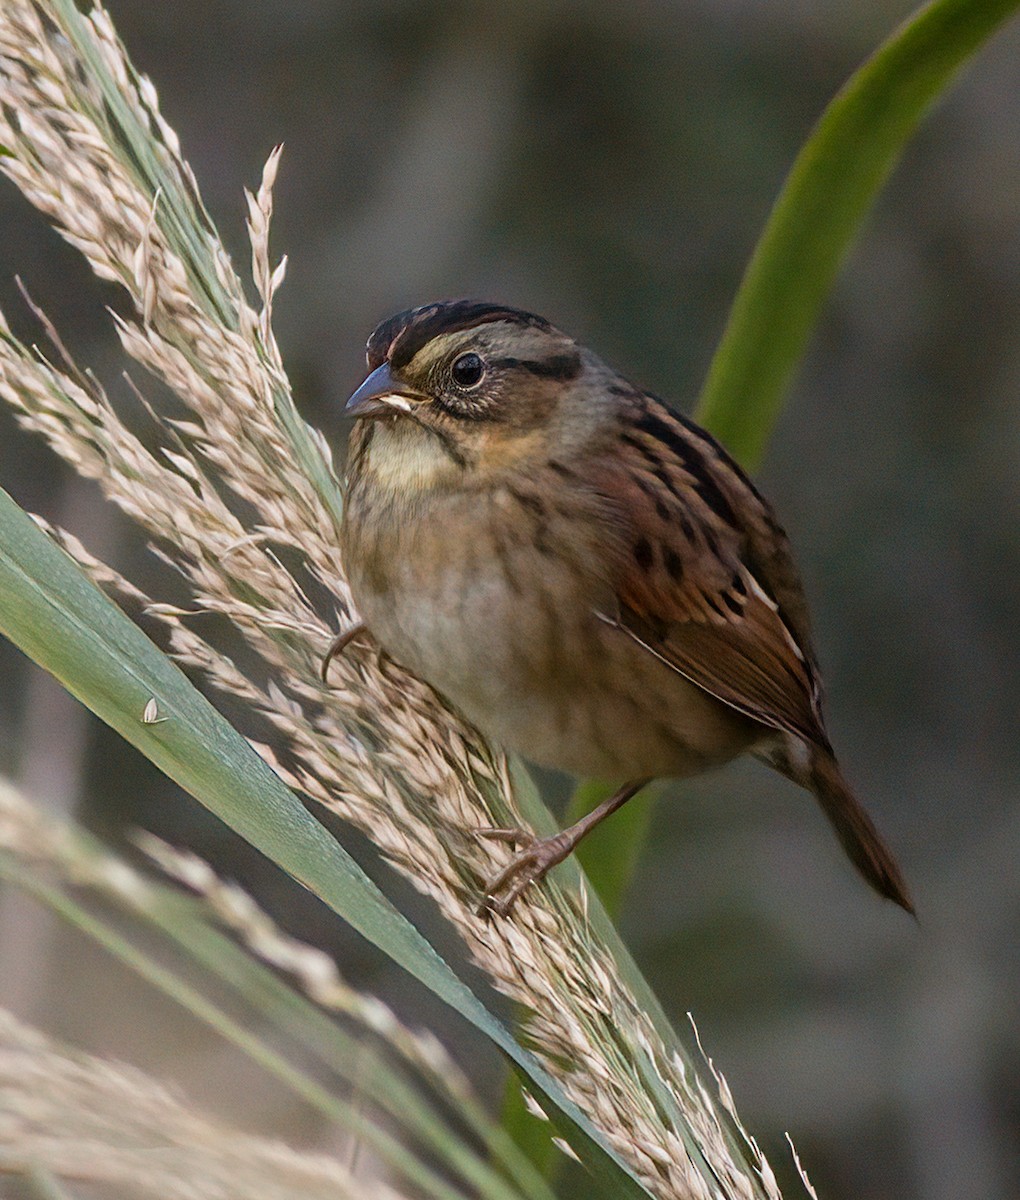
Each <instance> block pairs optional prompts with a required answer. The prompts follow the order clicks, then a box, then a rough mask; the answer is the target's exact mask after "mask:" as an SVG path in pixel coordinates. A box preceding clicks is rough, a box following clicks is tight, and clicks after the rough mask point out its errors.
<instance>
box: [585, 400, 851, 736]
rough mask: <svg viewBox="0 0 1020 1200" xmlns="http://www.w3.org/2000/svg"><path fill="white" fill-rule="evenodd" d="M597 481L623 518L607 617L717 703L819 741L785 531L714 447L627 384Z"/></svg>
mask: <svg viewBox="0 0 1020 1200" xmlns="http://www.w3.org/2000/svg"><path fill="white" fill-rule="evenodd" d="M619 436H621V437H622V438H623V439H624V441H625V443H626V451H625V453H623V454H620V453H617V454H614V455H612V456H611V457H610V456H606V458H605V459H603V460H602V463H601V464H600V468H599V470H598V473H599V474H600V475H601V478H600V486H601V487H602V489H604V491H605V493H606V494H607V495H609V496H611V497H613V498H614V499H616V500H617V501H618V504H619V508H618V512H620V513H622V514H623V515H622V520H623V521H624V523H625V525H626V530H625V533H624V537H623V539H622V545H623V549H622V552H621V553H620V554H619V556H618V563H617V570H616V575H615V578H614V579H613V581H612V582H613V586H614V590H615V593H616V599H617V603H618V612H617V614H615V616H614V618H613V619H614V621H615V622H616V623H618V624H619V626H620V627H621V628H622V629H623V630H624V631H625V632H626V633H627V634H629V635H630V636H631V637H632V638H634V640H636V641H637V642H639V643H640V644H641V645H643V646H644V647H645V648H646V649H647V650H648V651H649V653H651V654H654V655H655V656H656V657H657V658H659V659H660V660H661V661H663V662H664V663H666V664H667V665H668V666H670V667H672V668H673V669H674V670H676V671H677V672H679V673H680V674H682V675H683V676H685V677H686V678H687V679H689V680H691V681H692V682H694V683H696V684H697V685H698V686H699V687H702V688H704V689H705V691H707V692H709V693H710V694H711V695H713V696H715V697H716V698H717V699H719V700H721V701H723V702H724V703H725V704H728V705H730V706H732V707H733V708H735V709H738V710H739V711H740V712H743V713H745V714H747V715H748V716H750V717H752V718H754V719H755V720H757V721H760V722H761V723H762V724H764V725H767V726H771V727H773V728H775V729H781V730H786V731H788V732H790V733H793V734H796V735H797V736H799V737H801V738H805V739H806V740H807V741H809V742H811V743H813V744H816V745H827V744H828V743H827V739H826V736H825V732H824V726H823V720H822V714H821V697H820V690H819V686H818V681H817V675H816V671H815V667H814V654H813V651H812V648H811V643H810V631H809V626H808V619H807V608H806V604H805V601H804V595H803V591H802V588H801V584H800V580H799V578H798V575H797V571H796V568H795V567H794V565H793V561H792V557H791V555H790V550H789V544H788V542H787V539H786V535H785V534H784V533H783V531H782V529H781V528H780V527H779V525H778V524H777V522H776V520H775V518H774V517H773V515H772V512H771V510H770V508H769V506H768V504H767V503H766V502H765V501H764V500H763V499H762V497H761V496H760V495H759V493H758V492H757V490H756V489H755V487H754V485H753V484H752V483H751V482H750V480H749V479H748V478H747V477H746V475H745V474H744V473H743V471H742V470H741V469H740V467H739V466H737V464H736V463H735V462H734V461H733V460H732V459H731V458H730V457H729V455H727V454H726V452H725V451H724V450H723V449H722V447H721V446H719V444H718V443H717V442H716V441H715V440H714V439H713V438H712V437H711V436H710V435H709V434H707V433H706V432H704V431H703V430H701V429H699V428H698V427H697V426H696V425H693V423H689V422H686V421H685V420H684V419H683V418H681V417H678V416H676V415H675V414H673V413H671V412H670V411H669V410H668V409H667V408H666V407H665V406H664V405H663V404H661V403H660V402H659V401H657V400H655V399H654V398H653V397H650V396H647V395H644V394H640V393H639V394H636V395H635V397H634V398H633V404H632V408H631V409H630V411H629V412H627V413H626V414H625V419H624V422H623V424H622V426H621V429H620V434H619Z"/></svg>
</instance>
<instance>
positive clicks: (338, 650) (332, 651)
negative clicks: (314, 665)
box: [319, 621, 368, 683]
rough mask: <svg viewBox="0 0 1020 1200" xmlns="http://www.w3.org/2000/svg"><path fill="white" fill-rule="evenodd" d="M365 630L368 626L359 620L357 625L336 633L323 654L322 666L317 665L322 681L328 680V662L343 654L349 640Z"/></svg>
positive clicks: (349, 642)
mask: <svg viewBox="0 0 1020 1200" xmlns="http://www.w3.org/2000/svg"><path fill="white" fill-rule="evenodd" d="M367 630H368V626H367V625H366V624H365V623H364V622H363V621H359V622H358V623H357V625H352V626H351V627H350V629H346V630H344V632H343V633H338V634H337V635H336V637H335V638H334V639H333V640H332V641H331V642H330V643H329V648H328V649H327V650H326V653H325V655H323V659H322V666H321V667H319V675H320V676H321V678H322V682H323V683H328V682H329V681H328V679H327V678H326V677H327V676H328V675H329V664H330V663H331V662H332V661H333V659H334V658H338V657H339V656H340V655H341V654H343V652H344V651H345V650H346V649H347V647H348V646H349V645H350V644H351V642H353V641H354V639H355V638H356V637H358V636H360V635H361V634H363V633H365V632H366V631H367Z"/></svg>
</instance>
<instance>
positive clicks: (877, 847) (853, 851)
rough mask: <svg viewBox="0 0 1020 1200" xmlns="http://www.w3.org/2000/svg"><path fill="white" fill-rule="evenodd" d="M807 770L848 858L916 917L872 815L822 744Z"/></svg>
mask: <svg viewBox="0 0 1020 1200" xmlns="http://www.w3.org/2000/svg"><path fill="white" fill-rule="evenodd" d="M808 771H809V781H808V786H809V787H810V788H811V790H812V791H813V792H814V794H815V795H816V796H817V798H818V802H819V804H821V806H822V809H823V811H824V812H825V815H826V816H827V817H828V818H829V821H830V822H831V823H832V827H833V829H835V831H836V836H837V837H838V838H839V840H840V843H841V845H842V846H843V849H844V850H845V851H846V852H847V855H848V856H849V858H850V861H851V862H852V863H853V864H854V866H855V867H856V868H857V870H858V871H860V873H861V874H862V875H863V876H864V878H865V879H866V880H867V881H868V883H870V884H871V886H872V887H873V888H874V889H875V891H876V892H878V893H879V895H881V896H886V897H888V898H889V899H890V900H893V901H895V903H897V904H898V905H899V906H900V907H901V908H905V909H906V910H907V912H908V913H910V914H911V915H912V916H916V913H915V912H914V904H913V901H912V900H911V899H910V894H909V892H908V891H907V885H906V882H905V880H904V878H903V873H902V872H901V871H900V868H899V866H898V865H897V863H896V860H895V859H894V858H893V856H892V852H891V851H890V850H889V848H888V846H886V844H885V842H883V841H882V838H881V836H880V834H879V832H878V830H877V829H876V828H875V826H874V824H873V823H872V820H871V818H870V817H869V816H868V814H867V813H866V812H865V811H864V809H863V807H862V806H861V803H860V801H859V800H858V799H857V797H856V796H855V795H854V794H853V792H851V790H850V788H849V786H848V785H847V783H846V780H844V778H843V776H842V774H841V773H840V770H839V766H838V764H837V762H836V759H835V758H834V757H833V755H832V753H831V752H830V751H827V750H823V749H822V748H821V747H818V748H815V749H814V750H813V752H812V754H811V760H810V765H809V767H808Z"/></svg>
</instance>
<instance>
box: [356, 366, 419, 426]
mask: <svg viewBox="0 0 1020 1200" xmlns="http://www.w3.org/2000/svg"><path fill="white" fill-rule="evenodd" d="M421 399H422V397H421V396H420V395H419V394H418V393H417V392H414V391H411V390H410V389H409V388H408V387H406V386H405V385H404V384H401V383H398V382H397V381H396V380H395V379H394V378H393V376H392V375H391V374H390V364H389V363H383V365H382V366H381V367H376V369H375V370H374V371H373V372H372V374H371V375H369V377H368V378H367V379H366V380H365V382H364V383H363V384H362V385H361V387H359V388H358V390H357V391H356V392H355V393H354V394H353V395H352V396H351V398H350V399H349V400H348V401H347V403H346V404H345V405H344V412H345V413H346V414H347V415H348V416H351V417H395V416H396V415H397V414H398V413H409V412H411V411H412V408H413V404H414V401H415V400H421Z"/></svg>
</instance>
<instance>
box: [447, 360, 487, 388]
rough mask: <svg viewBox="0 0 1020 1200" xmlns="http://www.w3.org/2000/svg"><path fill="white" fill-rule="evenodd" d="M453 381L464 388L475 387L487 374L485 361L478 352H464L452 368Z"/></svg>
mask: <svg viewBox="0 0 1020 1200" xmlns="http://www.w3.org/2000/svg"><path fill="white" fill-rule="evenodd" d="M450 373H451V374H452V375H453V382H454V383H455V384H456V385H457V386H458V387H462V388H470V387H474V386H475V384H476V383H478V382H479V381H480V380H481V378H482V376H483V375H484V374H485V363H483V362H482V360H481V359H480V358H479V357H478V355H477V354H462V355H461V356H460V358H457V359H455V360H454V363H453V366H452V367H451V368H450Z"/></svg>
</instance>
